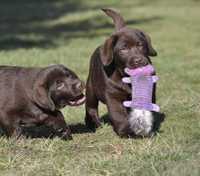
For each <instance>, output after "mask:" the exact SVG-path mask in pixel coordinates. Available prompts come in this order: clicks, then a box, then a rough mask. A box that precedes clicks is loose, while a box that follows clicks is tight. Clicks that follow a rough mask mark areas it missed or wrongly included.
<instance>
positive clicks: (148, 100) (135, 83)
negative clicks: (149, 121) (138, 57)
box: [122, 65, 160, 112]
mask: <svg viewBox="0 0 200 176" xmlns="http://www.w3.org/2000/svg"><path fill="white" fill-rule="evenodd" d="M125 72H126V73H127V74H128V75H129V76H130V77H124V78H123V79H122V81H123V82H125V83H131V84H132V100H131V101H124V102H123V105H124V106H125V107H132V108H134V109H144V110H148V111H156V112H159V110H160V108H159V106H158V105H156V104H153V103H152V92H153V84H154V83H155V82H156V81H157V80H158V77H157V76H155V75H153V76H152V74H153V73H154V68H153V66H152V65H147V66H144V67H141V68H136V69H128V68H126V69H125Z"/></svg>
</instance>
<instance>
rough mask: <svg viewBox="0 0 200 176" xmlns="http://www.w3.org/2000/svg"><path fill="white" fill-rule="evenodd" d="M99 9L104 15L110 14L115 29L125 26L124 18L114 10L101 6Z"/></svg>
mask: <svg viewBox="0 0 200 176" xmlns="http://www.w3.org/2000/svg"><path fill="white" fill-rule="evenodd" d="M101 10H103V11H104V12H105V13H106V15H108V16H110V17H111V18H112V19H113V22H114V24H115V29H116V31H119V30H120V29H121V28H123V27H125V26H126V24H125V21H124V18H123V17H122V16H121V15H120V14H119V13H118V12H116V11H115V10H112V9H109V8H102V9H101Z"/></svg>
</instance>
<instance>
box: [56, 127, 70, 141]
mask: <svg viewBox="0 0 200 176" xmlns="http://www.w3.org/2000/svg"><path fill="white" fill-rule="evenodd" d="M57 136H59V137H60V138H61V139H63V140H72V139H73V138H72V135H71V130H70V129H69V128H66V129H63V128H61V129H59V130H58V131H57Z"/></svg>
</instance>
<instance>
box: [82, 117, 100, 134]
mask: <svg viewBox="0 0 200 176" xmlns="http://www.w3.org/2000/svg"><path fill="white" fill-rule="evenodd" d="M85 124H86V126H87V128H89V129H90V130H91V131H93V132H95V131H96V128H99V127H101V122H100V120H98V121H96V122H94V121H93V120H92V119H91V118H88V117H86V118H85Z"/></svg>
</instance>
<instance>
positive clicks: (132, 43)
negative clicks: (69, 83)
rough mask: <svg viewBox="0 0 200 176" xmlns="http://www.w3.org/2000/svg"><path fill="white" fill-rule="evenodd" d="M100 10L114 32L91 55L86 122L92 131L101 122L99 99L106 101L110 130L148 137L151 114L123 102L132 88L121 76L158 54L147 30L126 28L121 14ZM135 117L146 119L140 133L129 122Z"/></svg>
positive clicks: (122, 134) (119, 133)
mask: <svg viewBox="0 0 200 176" xmlns="http://www.w3.org/2000/svg"><path fill="white" fill-rule="evenodd" d="M102 10H103V11H104V12H105V13H106V14H107V15H108V16H110V17H111V18H112V19H113V21H114V24H115V28H116V31H115V32H114V33H113V34H112V35H111V36H110V37H109V38H108V39H107V40H106V41H105V43H104V44H103V45H101V46H100V47H98V48H97V49H96V50H95V52H94V53H93V55H92V57H91V62H90V70H89V76H88V80H87V85H86V118H85V121H86V125H87V126H88V127H89V128H90V129H91V130H95V128H96V127H99V126H100V125H101V122H100V119H99V116H98V102H99V101H101V102H103V103H105V104H106V106H107V108H108V112H109V118H110V121H111V124H112V126H113V129H114V131H115V132H116V133H117V134H118V135H119V136H122V137H124V136H131V135H137V134H139V135H141V136H148V135H149V134H150V133H151V131H152V129H153V123H154V122H153V120H154V119H153V115H152V113H151V112H149V111H148V112H145V111H144V112H136V111H135V110H134V109H130V108H125V107H124V106H123V105H122V102H123V101H125V100H128V99H130V97H131V88H130V86H128V85H127V84H124V83H122V78H123V77H124V76H126V74H125V73H124V68H125V67H128V68H131V69H133V68H137V67H141V66H145V65H147V64H151V61H150V56H156V55H157V53H156V51H155V50H154V49H153V47H152V45H151V40H150V37H149V36H148V35H147V34H146V33H144V32H143V31H141V30H138V29H130V28H128V27H127V26H126V25H125V21H124V19H123V18H122V16H121V15H120V14H119V13H117V12H116V11H114V10H111V9H102ZM153 103H155V86H154V96H153ZM136 116H137V118H138V116H141V118H144V119H145V121H146V122H145V123H147V129H148V130H146V129H144V130H142V131H140V132H139V131H138V129H137V128H135V127H134V124H132V122H134V120H133V119H134V118H136ZM149 129H150V130H149ZM139 130H140V129H139Z"/></svg>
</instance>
